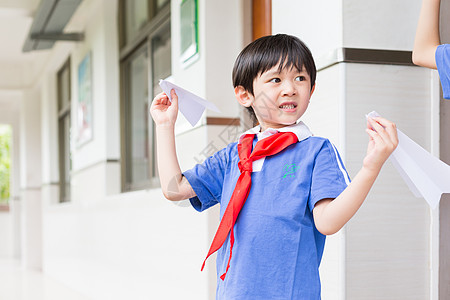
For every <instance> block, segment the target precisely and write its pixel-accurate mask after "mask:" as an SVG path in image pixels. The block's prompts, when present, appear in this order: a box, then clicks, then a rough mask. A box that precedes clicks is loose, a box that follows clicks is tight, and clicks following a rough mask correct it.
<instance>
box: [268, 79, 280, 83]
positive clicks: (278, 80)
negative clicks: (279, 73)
mask: <svg viewBox="0 0 450 300" xmlns="http://www.w3.org/2000/svg"><path fill="white" fill-rule="evenodd" d="M269 82H273V83H279V82H281V79H280V78H272V79H270V80H269Z"/></svg>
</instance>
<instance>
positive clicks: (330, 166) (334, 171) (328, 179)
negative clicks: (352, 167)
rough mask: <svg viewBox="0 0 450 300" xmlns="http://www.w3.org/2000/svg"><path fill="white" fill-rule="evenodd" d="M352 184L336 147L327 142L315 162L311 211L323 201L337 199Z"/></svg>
mask: <svg viewBox="0 0 450 300" xmlns="http://www.w3.org/2000/svg"><path fill="white" fill-rule="evenodd" d="M349 183H350V178H349V176H348V174H347V171H346V170H345V167H344V164H343V163H342V160H341V157H340V156H339V153H338V151H337V149H336V147H335V146H334V145H333V144H331V142H330V141H329V140H325V142H324V143H323V145H322V148H321V149H320V150H319V152H318V154H317V155H316V158H315V160H314V166H313V169H312V178H311V192H310V196H309V202H308V205H309V209H310V210H311V211H312V210H313V209H314V205H316V203H317V202H318V201H320V200H322V199H326V198H332V199H334V198H336V197H337V196H339V195H340V194H341V193H342V191H344V190H345V188H346V187H347V185H348V184H349Z"/></svg>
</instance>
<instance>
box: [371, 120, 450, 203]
mask: <svg viewBox="0 0 450 300" xmlns="http://www.w3.org/2000/svg"><path fill="white" fill-rule="evenodd" d="M367 117H379V115H378V114H377V113H376V112H374V111H373V112H371V113H369V114H368V115H367ZM397 134H398V146H397V148H396V149H395V150H394V152H392V154H391V156H390V160H391V162H392V164H393V165H394V167H395V168H396V169H397V171H398V172H399V173H400V175H401V176H402V178H403V180H404V181H405V183H406V184H407V185H408V187H409V189H410V190H411V192H413V194H414V195H415V196H416V197H423V198H424V199H425V200H426V201H427V202H428V204H429V205H430V207H431V208H432V209H434V208H436V207H437V205H438V204H439V201H440V199H441V195H442V194H443V193H450V166H449V165H447V164H446V163H444V162H442V161H440V160H439V159H437V158H436V157H434V156H433V155H431V154H430V153H429V152H428V151H426V150H425V149H423V148H422V147H420V146H419V145H418V144H416V143H415V142H414V141H413V140H412V139H410V138H409V137H408V136H407V135H406V134H404V133H403V132H401V131H400V130H399V129H397Z"/></svg>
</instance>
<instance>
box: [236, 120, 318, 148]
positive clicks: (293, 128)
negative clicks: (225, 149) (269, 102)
mask: <svg viewBox="0 0 450 300" xmlns="http://www.w3.org/2000/svg"><path fill="white" fill-rule="evenodd" d="M260 130H261V126H260V125H258V126H255V127H253V128H251V129H249V130H247V131H246V132H244V133H243V134H241V135H240V137H239V143H240V142H241V140H242V138H243V137H244V135H246V134H256V135H257V137H258V141H260V140H262V139H264V138H266V137H269V136H271V135H273V134H275V133H278V132H292V133H294V134H295V135H296V136H297V138H298V141H299V142H300V141H302V140H304V139H306V138H308V137H310V136H312V132H311V131H310V130H309V128H308V126H306V125H305V123H303V122H302V121H299V122H298V123H297V124H293V125H289V126H285V127H281V128H278V129H273V128H267V129H266V130H264V131H263V132H260Z"/></svg>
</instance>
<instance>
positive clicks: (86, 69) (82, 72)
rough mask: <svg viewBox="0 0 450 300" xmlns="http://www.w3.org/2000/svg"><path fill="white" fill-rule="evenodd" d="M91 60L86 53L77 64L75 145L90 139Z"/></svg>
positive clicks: (91, 134)
mask: <svg viewBox="0 0 450 300" xmlns="http://www.w3.org/2000/svg"><path fill="white" fill-rule="evenodd" d="M92 117H93V113H92V61H91V53H88V54H87V55H86V56H85V57H84V58H83V60H82V61H81V62H80V64H79V65H78V102H77V138H76V140H77V143H76V144H77V146H78V147H79V146H81V145H83V144H85V143H87V142H89V141H90V140H92V136H93V130H92Z"/></svg>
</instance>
